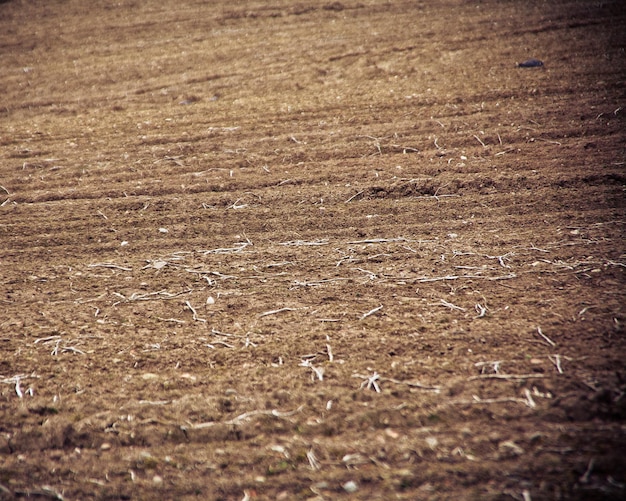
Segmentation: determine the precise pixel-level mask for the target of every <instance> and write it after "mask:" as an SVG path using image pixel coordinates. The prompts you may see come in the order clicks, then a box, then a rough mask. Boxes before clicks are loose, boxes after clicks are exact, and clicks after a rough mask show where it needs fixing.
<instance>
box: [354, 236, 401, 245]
mask: <svg viewBox="0 0 626 501" xmlns="http://www.w3.org/2000/svg"><path fill="white" fill-rule="evenodd" d="M388 242H410V240H408V239H406V238H404V237H397V238H367V239H365V240H353V241H352V242H348V244H350V245H355V244H383V243H388Z"/></svg>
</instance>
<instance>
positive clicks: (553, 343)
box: [537, 327, 556, 347]
mask: <svg viewBox="0 0 626 501" xmlns="http://www.w3.org/2000/svg"><path fill="white" fill-rule="evenodd" d="M537 332H538V333H539V335H540V336H541V337H542V338H543V339H545V340H546V342H547V343H548V344H549V345H550V346H552V347H554V346H556V343H555V342H554V341H552V339H550V338H549V337H548V336H546V335H545V334H544V333H543V332H541V327H537Z"/></svg>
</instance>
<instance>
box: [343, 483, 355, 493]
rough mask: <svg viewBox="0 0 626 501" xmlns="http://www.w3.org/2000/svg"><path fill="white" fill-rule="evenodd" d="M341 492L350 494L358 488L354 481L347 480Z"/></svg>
mask: <svg viewBox="0 0 626 501" xmlns="http://www.w3.org/2000/svg"><path fill="white" fill-rule="evenodd" d="M342 487H343V490H344V491H346V492H349V493H350V494H352V493H353V492H356V491H358V490H359V486H358V485H357V483H356V482H355V481H354V480H348V481H347V482H346V483H345V484H343V485H342Z"/></svg>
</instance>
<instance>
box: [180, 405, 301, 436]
mask: <svg viewBox="0 0 626 501" xmlns="http://www.w3.org/2000/svg"><path fill="white" fill-rule="evenodd" d="M303 408H304V405H301V406H300V407H298V408H297V409H295V410H293V411H290V412H281V411H278V410H276V409H272V410H271V411H261V410H257V411H250V412H244V413H243V414H240V415H239V416H237V417H235V418H233V419H229V420H228V421H209V422H206V423H198V424H193V423H189V426H181V429H183V430H186V429H192V430H202V429H204V428H211V427H212V426H216V425H219V424H225V425H235V426H236V425H240V424H241V423H243V422H244V421H247V420H248V419H250V418H252V417H256V416H273V417H278V418H286V417H290V416H293V415H294V414H297V413H298V412H300V411H301V410H302V409H303Z"/></svg>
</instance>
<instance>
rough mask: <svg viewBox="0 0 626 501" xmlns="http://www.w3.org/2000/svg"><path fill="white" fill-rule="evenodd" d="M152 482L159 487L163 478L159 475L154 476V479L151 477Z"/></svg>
mask: <svg viewBox="0 0 626 501" xmlns="http://www.w3.org/2000/svg"><path fill="white" fill-rule="evenodd" d="M152 482H153V483H155V484H157V485H161V484H162V483H163V477H161V476H160V475H155V476H154V477H152Z"/></svg>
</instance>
